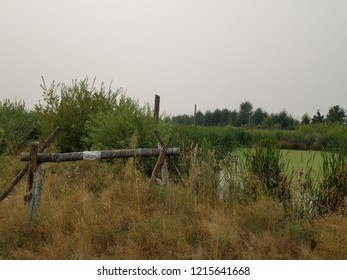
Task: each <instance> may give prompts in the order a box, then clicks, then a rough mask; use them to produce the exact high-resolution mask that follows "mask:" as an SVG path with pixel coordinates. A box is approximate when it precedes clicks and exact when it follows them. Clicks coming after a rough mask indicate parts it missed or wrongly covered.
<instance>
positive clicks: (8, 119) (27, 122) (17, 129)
mask: <svg viewBox="0 0 347 280" xmlns="http://www.w3.org/2000/svg"><path fill="white" fill-rule="evenodd" d="M39 134H40V130H39V125H38V118H37V115H36V113H35V112H32V111H28V110H27V109H26V107H25V103H24V102H22V101H19V102H17V101H15V102H11V101H10V100H4V101H3V102H0V153H9V154H16V153H18V152H19V151H21V150H22V149H23V146H24V145H25V144H27V143H28V142H29V141H30V140H35V139H37V137H38V136H39Z"/></svg>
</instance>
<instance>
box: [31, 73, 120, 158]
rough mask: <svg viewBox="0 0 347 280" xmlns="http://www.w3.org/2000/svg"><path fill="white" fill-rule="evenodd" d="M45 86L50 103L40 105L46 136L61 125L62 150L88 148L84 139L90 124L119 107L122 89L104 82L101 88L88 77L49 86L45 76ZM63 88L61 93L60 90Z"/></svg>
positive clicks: (39, 109)
mask: <svg viewBox="0 0 347 280" xmlns="http://www.w3.org/2000/svg"><path fill="white" fill-rule="evenodd" d="M42 80H43V84H42V85H41V87H42V89H43V98H44V101H45V102H46V104H45V105H44V106H43V105H42V104H41V103H40V104H39V105H38V106H36V111H37V112H38V113H39V115H40V121H41V125H42V130H43V134H44V136H47V135H49V134H50V133H51V131H52V130H53V129H54V128H55V127H57V126H59V127H61V129H62V131H61V133H60V134H59V135H58V138H57V139H58V140H57V142H58V144H57V145H58V148H59V150H60V151H61V152H70V151H76V150H82V149H88V148H89V147H88V146H86V145H85V144H86V143H85V142H83V141H82V139H83V137H85V136H86V124H87V123H88V121H91V120H92V118H94V117H95V114H97V113H99V112H104V113H106V112H111V111H112V110H114V108H115V107H116V99H117V96H118V95H119V93H120V92H121V91H122V90H121V89H118V90H116V92H113V91H112V90H111V89H109V90H108V91H107V90H106V89H105V87H104V85H103V84H101V87H100V89H99V90H97V89H96V88H95V86H94V84H95V79H94V81H93V83H92V84H91V85H90V84H89V81H88V78H85V79H84V80H82V81H77V80H74V81H72V84H71V85H65V84H62V85H60V84H55V82H54V81H53V82H52V84H51V85H50V86H49V87H47V86H46V84H45V81H44V79H42ZM59 89H60V95H59V94H57V91H58V90H59Z"/></svg>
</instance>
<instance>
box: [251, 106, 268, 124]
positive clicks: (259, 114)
mask: <svg viewBox="0 0 347 280" xmlns="http://www.w3.org/2000/svg"><path fill="white" fill-rule="evenodd" d="M267 116H268V113H267V112H266V111H263V109H261V108H257V109H256V110H255V111H254V113H253V116H252V123H253V124H254V125H255V126H260V125H262V123H263V120H264V118H266V117H267Z"/></svg>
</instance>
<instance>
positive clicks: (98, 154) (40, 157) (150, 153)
mask: <svg viewBox="0 0 347 280" xmlns="http://www.w3.org/2000/svg"><path fill="white" fill-rule="evenodd" d="M160 151H161V149H147V148H140V149H125V150H103V151H84V152H73V153H38V154H37V161H38V162H39V163H43V162H66V161H79V160H96V159H112V158H129V157H156V156H159V155H160ZM165 154H166V155H167V156H174V155H179V154H180V148H166V150H165ZM29 159H30V154H29V153H22V154H21V161H29Z"/></svg>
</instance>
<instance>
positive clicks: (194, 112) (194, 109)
mask: <svg viewBox="0 0 347 280" xmlns="http://www.w3.org/2000/svg"><path fill="white" fill-rule="evenodd" d="M194 125H196V104H195V105H194Z"/></svg>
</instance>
